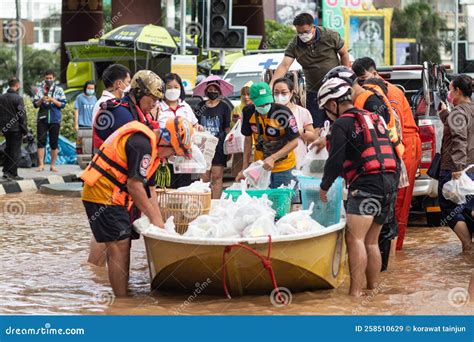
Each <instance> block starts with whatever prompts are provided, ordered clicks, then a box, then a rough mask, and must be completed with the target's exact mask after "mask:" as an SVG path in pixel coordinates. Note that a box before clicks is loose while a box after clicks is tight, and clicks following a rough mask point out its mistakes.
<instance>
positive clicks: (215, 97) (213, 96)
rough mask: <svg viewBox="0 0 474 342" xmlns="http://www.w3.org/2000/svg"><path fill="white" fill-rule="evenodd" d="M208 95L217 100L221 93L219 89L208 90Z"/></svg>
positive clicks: (210, 98)
mask: <svg viewBox="0 0 474 342" xmlns="http://www.w3.org/2000/svg"><path fill="white" fill-rule="evenodd" d="M206 96H207V97H208V98H209V100H215V99H217V98H218V97H219V93H218V92H217V91H208V92H206Z"/></svg>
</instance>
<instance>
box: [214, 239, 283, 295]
mask: <svg viewBox="0 0 474 342" xmlns="http://www.w3.org/2000/svg"><path fill="white" fill-rule="evenodd" d="M237 247H240V248H243V249H244V250H246V251H248V252H250V253H252V254H253V255H255V256H256V257H257V258H259V259H260V261H261V262H262V266H263V268H265V269H266V270H268V274H269V275H270V279H271V281H272V285H273V288H274V289H275V293H276V295H277V296H276V298H277V299H278V301H279V302H280V303H281V304H286V302H285V299H284V298H283V296H282V295H281V293H280V289H279V288H278V285H277V281H276V277H275V273H274V272H273V267H272V262H271V260H270V256H271V254H272V236H271V235H268V254H267V257H265V256H263V255H261V254H260V253H258V252H257V251H256V250H255V249H253V248H252V247H250V246H247V245H244V244H242V243H240V242H239V243H235V244H232V245H228V246H226V247H225V248H224V253H223V254H222V287H223V288H224V292H225V295H226V296H227V298H229V299H231V298H232V297H231V296H230V292H229V289H228V287H227V277H226V276H227V263H226V256H227V254H229V253H230V251H231V250H232V249H233V248H237Z"/></svg>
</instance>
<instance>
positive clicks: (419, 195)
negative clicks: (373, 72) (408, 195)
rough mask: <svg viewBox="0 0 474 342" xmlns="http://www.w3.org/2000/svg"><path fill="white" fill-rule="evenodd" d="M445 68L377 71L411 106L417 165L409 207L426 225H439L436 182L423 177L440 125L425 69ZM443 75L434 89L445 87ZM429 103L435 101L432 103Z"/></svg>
mask: <svg viewBox="0 0 474 342" xmlns="http://www.w3.org/2000/svg"><path fill="white" fill-rule="evenodd" d="M433 68H434V69H435V70H438V69H443V68H446V69H449V67H448V66H438V65H435V64H432V63H427V62H425V63H424V64H423V65H400V66H392V67H381V68H379V70H378V71H379V73H380V75H381V76H382V77H383V78H384V79H386V80H387V81H389V82H391V83H393V84H395V85H397V86H399V87H400V88H401V89H402V90H404V91H405V96H406V98H407V99H408V101H409V102H410V104H411V105H412V109H413V115H414V117H415V121H416V122H417V124H418V127H419V128H420V138H421V163H420V166H419V168H418V172H417V176H416V179H415V186H414V190H413V203H412V208H420V209H421V210H422V211H424V213H425V214H426V219H427V223H428V225H429V226H439V225H440V222H441V210H440V207H439V204H438V181H436V180H435V179H433V178H430V177H429V176H428V175H427V170H428V168H429V166H430V164H431V161H432V160H433V158H434V155H435V153H436V152H439V151H440V150H441V142H442V137H443V123H442V122H441V120H440V118H439V117H438V115H437V113H436V111H435V110H433V108H436V107H437V103H438V101H439V98H433V96H432V95H431V96H430V92H431V93H432V91H433V84H432V83H433V80H432V78H431V79H430V77H429V72H430V71H429V70H433ZM445 76H446V75H445V74H443V75H441V76H440V77H438V78H437V80H436V81H437V82H439V84H438V86H440V85H442V84H444V86H445V87H446V89H447V87H448V85H449V81H448V79H447V78H446V77H445ZM432 102H435V103H434V104H433V103H432Z"/></svg>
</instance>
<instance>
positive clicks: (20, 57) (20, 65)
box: [15, 0, 24, 96]
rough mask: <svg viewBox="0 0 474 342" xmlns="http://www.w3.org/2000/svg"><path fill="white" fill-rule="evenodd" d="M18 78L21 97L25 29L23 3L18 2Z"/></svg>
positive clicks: (18, 0) (17, 0)
mask: <svg viewBox="0 0 474 342" xmlns="http://www.w3.org/2000/svg"><path fill="white" fill-rule="evenodd" d="M15 3H16V34H17V37H16V76H17V78H18V80H19V81H20V85H21V88H20V90H19V92H20V95H21V96H23V86H24V84H23V37H22V36H23V34H24V32H23V29H22V25H21V2H20V0H16V1H15Z"/></svg>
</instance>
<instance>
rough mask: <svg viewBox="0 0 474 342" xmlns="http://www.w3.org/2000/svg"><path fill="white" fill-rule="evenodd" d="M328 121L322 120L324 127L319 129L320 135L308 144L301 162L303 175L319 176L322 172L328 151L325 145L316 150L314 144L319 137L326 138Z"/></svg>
mask: <svg viewBox="0 0 474 342" xmlns="http://www.w3.org/2000/svg"><path fill="white" fill-rule="evenodd" d="M329 125H330V124H329V121H325V122H324V127H323V128H322V129H321V132H320V137H319V138H318V139H317V140H316V141H315V142H313V143H312V144H310V145H309V146H308V153H307V154H306V155H305V157H304V159H303V162H302V163H301V172H302V174H303V175H304V176H309V177H320V176H321V175H322V174H323V173H324V165H325V164H326V160H327V159H328V158H329V153H328V150H327V149H326V147H324V148H323V149H322V150H321V151H319V152H316V150H315V145H316V144H317V143H318V142H319V141H320V139H324V138H326V135H327V134H328V133H329Z"/></svg>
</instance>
